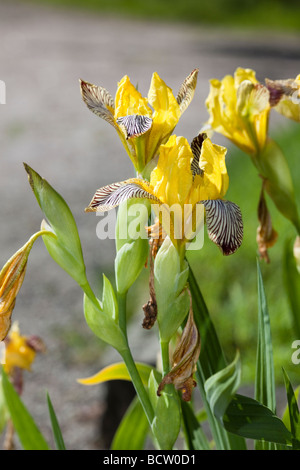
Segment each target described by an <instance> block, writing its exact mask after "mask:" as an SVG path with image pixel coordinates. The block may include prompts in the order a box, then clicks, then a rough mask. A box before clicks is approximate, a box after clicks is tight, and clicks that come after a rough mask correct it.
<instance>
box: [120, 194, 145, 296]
mask: <svg viewBox="0 0 300 470" xmlns="http://www.w3.org/2000/svg"><path fill="white" fill-rule="evenodd" d="M149 211H150V204H149V201H144V200H137V199H130V200H128V201H125V202H123V203H122V204H121V205H120V207H119V211H118V217H117V226H116V248H117V256H116V259H115V273H116V284H117V290H118V292H119V293H120V294H124V293H125V292H127V291H128V289H129V288H130V287H131V286H132V284H133V283H134V282H135V281H136V279H137V278H138V276H139V275H140V273H141V271H142V269H143V267H144V266H145V263H146V261H147V258H148V251H149V244H148V237H147V233H146V230H145V227H146V226H147V225H148V215H149Z"/></svg>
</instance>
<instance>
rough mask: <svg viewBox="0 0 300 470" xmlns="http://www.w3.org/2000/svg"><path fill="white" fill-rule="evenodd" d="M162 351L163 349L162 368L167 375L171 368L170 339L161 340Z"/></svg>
mask: <svg viewBox="0 0 300 470" xmlns="http://www.w3.org/2000/svg"><path fill="white" fill-rule="evenodd" d="M160 351H161V361H162V370H163V375H164V376H165V375H166V374H167V373H168V372H169V370H170V361H169V342H168V341H161V342H160Z"/></svg>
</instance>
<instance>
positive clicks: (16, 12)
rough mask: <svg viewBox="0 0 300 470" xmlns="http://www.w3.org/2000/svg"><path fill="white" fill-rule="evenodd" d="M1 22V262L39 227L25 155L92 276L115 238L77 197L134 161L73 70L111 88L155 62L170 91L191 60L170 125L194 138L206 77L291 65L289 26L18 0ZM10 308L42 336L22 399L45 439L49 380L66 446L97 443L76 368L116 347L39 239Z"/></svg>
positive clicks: (140, 339)
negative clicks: (255, 28)
mask: <svg viewBox="0 0 300 470" xmlns="http://www.w3.org/2000/svg"><path fill="white" fill-rule="evenodd" d="M0 31H1V47H0V64H1V68H0V79H1V80H4V82H5V83H6V93H7V94H6V104H5V105H0V126H1V133H0V141H1V147H0V148H1V158H0V220H1V230H0V246H1V250H0V265H1V266H2V265H3V264H4V263H5V261H6V260H7V259H8V258H9V257H10V256H11V255H12V254H13V253H14V252H15V251H16V250H17V249H18V248H19V247H20V246H22V245H23V244H24V243H25V242H26V241H27V239H28V238H29V237H30V236H31V234H32V233H33V232H35V231H37V230H38V229H39V226H40V222H41V219H42V214H41V212H40V209H39V207H38V205H37V203H36V201H35V199H34V197H33V194H32V192H31V190H30V188H29V185H28V182H27V177H26V174H25V171H24V168H23V165H22V162H27V163H28V164H29V165H30V166H31V167H33V168H34V169H35V170H36V171H37V172H39V173H40V174H41V175H42V176H44V177H45V178H46V179H47V180H48V181H49V182H50V183H51V184H52V185H53V186H54V187H55V189H56V190H57V191H58V192H60V193H61V194H62V195H63V197H64V198H65V199H66V201H67V202H68V204H69V205H70V207H71V209H72V211H73V214H74V217H75V219H76V221H77V224H78V229H79V233H80V236H81V239H82V246H83V252H84V257H85V261H86V266H87V271H88V276H89V278H90V280H91V283H92V285H94V286H96V285H97V284H98V282H99V278H100V276H101V273H102V272H106V270H108V269H109V266H111V265H112V263H113V259H114V242H113V240H105V241H102V242H101V243H100V241H99V240H98V239H97V237H96V224H97V219H95V217H94V216H93V215H91V214H85V213H84V211H83V209H84V207H86V205H87V203H88V202H89V201H90V199H91V196H92V195H93V193H94V190H95V189H96V188H98V187H100V186H101V185H104V184H107V183H109V182H113V181H119V180H122V179H125V178H127V177H130V176H132V174H133V173H132V168H131V164H130V162H129V159H128V158H126V156H125V152H124V151H123V148H122V145H121V143H120V142H119V139H118V137H117V135H116V133H115V131H114V129H113V128H112V127H111V126H109V125H108V124H106V123H105V122H104V121H101V120H100V119H99V118H97V117H96V116H95V115H93V114H92V113H91V112H89V111H88V110H87V109H86V107H85V105H84V104H83V103H82V100H81V97H80V93H79V85H78V79H79V78H83V79H85V80H87V81H89V82H93V83H96V84H101V85H102V86H104V87H105V88H107V89H108V90H110V92H111V93H112V95H114V93H115V90H116V86H117V82H118V81H119V80H120V79H121V77H122V76H123V75H125V74H127V75H129V76H130V78H131V80H132V82H133V83H137V82H138V84H139V89H140V90H141V91H142V93H143V94H144V95H146V94H147V91H148V87H149V84H150V79H151V75H152V73H153V72H154V71H157V72H158V73H159V75H160V76H161V77H162V78H163V79H164V80H165V81H166V83H167V84H168V85H169V86H170V87H171V88H173V89H174V93H175V94H176V93H177V90H178V88H179V86H180V84H181V83H182V81H183V79H184V78H185V77H186V76H187V75H188V74H189V73H190V72H191V71H192V70H193V69H194V68H195V67H199V69H200V71H199V80H198V86H197V91H196V95H195V98H194V101H193V102H192V104H191V105H190V107H189V110H188V112H187V113H185V114H184V116H183V117H182V119H181V121H180V123H179V124H178V127H177V129H176V133H177V134H178V135H185V136H186V137H187V138H188V139H189V140H191V139H192V138H193V137H194V136H195V135H196V133H197V132H198V130H199V129H200V127H201V126H202V124H203V123H204V122H205V120H206V119H207V114H206V110H205V106H204V99H205V98H206V96H207V93H208V79H209V78H212V77H217V78H221V77H223V75H225V74H226V73H233V71H234V70H235V68H236V67H238V66H242V67H251V68H254V69H255V70H256V71H257V76H258V78H259V79H264V78H265V77H269V78H274V79H275V78H289V77H295V76H296V75H297V74H298V73H299V59H300V52H299V47H298V45H299V36H296V35H290V36H289V35H284V36H282V35H278V34H273V33H272V32H269V33H268V34H265V35H263V34H259V33H257V32H256V33H255V34H251V33H250V32H247V33H246V32H243V31H226V30H221V29H219V30H213V29H207V28H204V27H200V26H190V25H186V24H182V25H176V26H174V25H172V24H170V23H164V22H160V23H153V22H147V21H144V22H142V21H130V20H122V19H115V18H113V17H102V16H101V14H99V15H95V14H87V13H81V12H80V13H79V12H74V11H69V10H66V11H65V10H62V9H60V10H57V9H55V8H50V7H45V6H40V5H31V4H30V3H27V2H18V1H15V0H9V1H5V0H1V2H0ZM278 125H280V123H279V124H278ZM219 142H221V143H222V140H220V139H219ZM145 300H147V299H145V298H141V299H140V304H142V303H144V302H145ZM139 315H140V314H139ZM13 319H14V320H18V322H19V325H20V327H21V330H22V332H23V333H24V334H37V335H40V336H41V337H42V338H43V339H44V341H45V343H46V345H47V353H46V354H44V355H41V356H39V357H38V358H37V361H36V363H35V364H34V367H33V371H32V372H31V373H28V374H26V376H25V390H24V401H25V403H26V404H27V406H28V408H29V409H30V411H31V413H32V414H33V416H34V418H35V419H36V421H37V422H38V424H39V426H40V428H41V430H42V431H43V432H44V434H45V436H46V437H47V438H48V439H49V441H50V442H52V440H51V439H52V437H51V430H50V424H49V418H48V413H47V408H46V401H45V393H46V390H47V391H48V392H49V394H50V397H51V399H52V402H53V404H54V407H55V409H56V412H57V415H58V417H59V420H60V423H61V427H62V431H63V434H64V438H65V441H66V445H67V448H68V449H95V448H99V447H100V448H103V447H105V440H104V439H103V436H102V437H101V435H99V422H100V421H101V416H103V412H104V410H105V406H106V405H105V403H106V401H105V391H106V389H105V387H104V386H96V387H84V386H82V385H80V384H78V383H77V382H76V379H77V378H79V377H86V376H88V375H90V374H93V373H95V372H96V371H98V370H99V369H100V368H101V367H102V366H103V365H106V364H108V363H110V362H111V361H112V360H115V359H118V357H117V355H116V354H114V353H112V352H111V351H109V352H107V351H103V349H102V348H99V351H98V344H99V343H98V341H96V340H95V338H94V337H93V335H92V333H91V332H90V331H89V329H88V327H87V326H86V324H85V321H84V318H83V314H82V294H81V291H80V289H79V288H78V286H77V285H76V284H75V283H74V281H73V280H72V279H70V278H69V277H68V276H67V274H65V273H64V272H63V271H62V270H61V269H60V268H58V267H57V266H56V265H55V263H54V262H53V261H52V259H51V258H49V255H48V253H47V252H46V250H45V248H44V246H43V243H42V241H41V240H39V241H38V242H37V243H36V244H35V246H34V248H33V250H32V253H31V255H30V261H29V265H28V271H27V276H26V278H25V281H24V284H23V287H22V289H21V291H20V294H19V296H18V301H17V304H16V307H15V310H14V314H13ZM140 323H141V318H139V317H138V318H137V320H136V321H135V322H134V323H133V325H132V327H131V333H130V336H131V337H132V347H133V352H134V355H135V357H137V358H138V360H146V361H155V358H156V350H157V342H156V337H155V335H153V334H151V333H149V332H146V333H145V332H143V331H141V328H140ZM100 346H101V345H100ZM17 446H18V443H17Z"/></svg>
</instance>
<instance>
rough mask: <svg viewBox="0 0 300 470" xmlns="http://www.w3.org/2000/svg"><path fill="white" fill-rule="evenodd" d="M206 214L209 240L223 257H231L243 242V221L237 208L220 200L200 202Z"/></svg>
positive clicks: (228, 202)
mask: <svg viewBox="0 0 300 470" xmlns="http://www.w3.org/2000/svg"><path fill="white" fill-rule="evenodd" d="M200 204H203V205H204V207H205V212H206V225H207V231H208V236H209V238H210V239H211V240H212V241H213V242H214V243H216V245H218V246H219V247H220V248H221V250H222V252H223V254H224V255H231V254H232V253H234V252H235V251H236V250H237V249H238V248H239V247H240V246H241V243H242V240H243V221H242V214H241V210H240V208H239V206H237V205H236V204H234V203H233V202H230V201H224V200H222V199H216V200H208V201H200Z"/></svg>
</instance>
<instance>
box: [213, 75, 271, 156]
mask: <svg viewBox="0 0 300 470" xmlns="http://www.w3.org/2000/svg"><path fill="white" fill-rule="evenodd" d="M269 99H270V93H269V91H268V89H267V87H265V86H263V85H261V84H260V83H259V82H258V81H257V79H256V77H255V72H254V71H253V70H251V69H243V68H238V69H237V70H236V71H235V73H234V76H231V75H226V76H225V77H224V78H223V79H222V80H221V81H219V80H217V79H212V80H211V81H210V92H209V95H208V97H207V99H206V106H207V109H208V112H209V114H210V119H209V121H208V124H209V125H210V126H211V128H212V129H213V130H215V131H216V132H219V133H220V134H222V135H224V136H225V137H227V138H228V139H230V140H231V141H232V142H233V143H234V144H235V145H237V146H238V147H239V148H240V149H242V150H243V151H244V152H246V153H248V154H250V155H255V154H257V153H259V152H260V151H261V150H262V149H263V148H264V146H265V143H266V140H267V134H268V121H269V112H270V102H269Z"/></svg>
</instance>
